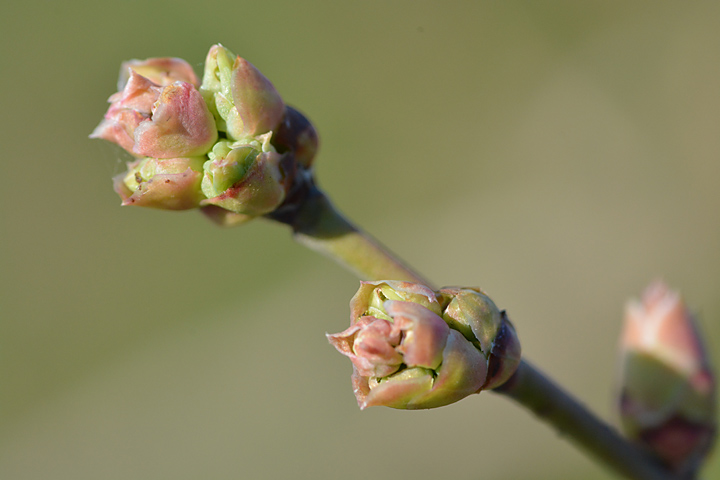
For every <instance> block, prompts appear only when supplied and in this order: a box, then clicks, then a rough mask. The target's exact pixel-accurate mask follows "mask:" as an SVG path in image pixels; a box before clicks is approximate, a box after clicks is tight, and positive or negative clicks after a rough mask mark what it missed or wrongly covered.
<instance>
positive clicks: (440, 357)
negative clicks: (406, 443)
mask: <svg viewBox="0 0 720 480" xmlns="http://www.w3.org/2000/svg"><path fill="white" fill-rule="evenodd" d="M350 310H351V320H352V322H351V323H352V324H351V326H350V328H348V329H347V330H345V331H344V332H342V333H339V334H336V335H328V339H329V340H330V343H332V344H333V346H335V348H337V350H338V351H340V352H341V353H342V354H344V355H346V356H348V357H349V358H350V360H351V361H352V363H353V372H354V373H353V377H352V378H353V389H354V392H355V396H356V398H357V400H358V404H359V405H360V408H365V407H369V406H374V405H386V406H390V407H394V408H407V409H418V408H433V407H439V406H443V405H448V404H450V403H453V402H456V401H458V400H460V399H462V398H464V397H466V396H468V395H470V394H472V393H479V392H480V391H481V390H484V389H487V388H494V387H496V386H499V385H500V384H502V383H503V382H504V381H505V380H507V379H508V378H509V377H510V375H512V373H514V371H515V369H516V368H517V366H518V364H519V362H520V344H519V342H518V340H517V335H516V334H515V330H514V328H513V327H512V324H511V323H510V321H509V320H508V319H507V317H506V316H505V315H504V312H500V311H499V310H498V309H497V307H496V306H495V304H494V303H493V302H492V300H490V299H489V298H488V297H487V296H486V295H485V294H483V293H482V292H480V291H479V290H474V289H458V288H453V289H443V290H440V291H439V292H434V291H432V290H431V289H430V288H428V287H426V286H424V285H419V284H415V283H408V282H400V281H378V282H361V286H360V289H359V290H358V292H357V293H356V294H355V296H354V297H353V299H352V300H351V302H350Z"/></svg>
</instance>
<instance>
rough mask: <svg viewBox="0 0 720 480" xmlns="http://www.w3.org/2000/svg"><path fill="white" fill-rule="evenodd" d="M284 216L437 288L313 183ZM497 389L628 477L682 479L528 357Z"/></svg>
mask: <svg viewBox="0 0 720 480" xmlns="http://www.w3.org/2000/svg"><path fill="white" fill-rule="evenodd" d="M281 221H283V222H284V223H288V224H290V225H291V226H292V228H293V232H294V235H295V239H296V240H297V241H298V242H300V243H302V244H303V245H305V246H307V247H309V248H310V249H312V250H315V251H317V252H320V253H322V254H324V255H325V256H327V257H330V258H332V259H333V260H335V261H337V262H338V263H340V264H342V265H344V266H345V267H346V268H349V269H350V270H351V271H353V272H354V273H355V274H357V275H358V276H359V277H360V278H362V279H364V280H405V281H409V282H416V283H421V284H424V285H427V286H429V287H431V288H435V287H433V285H432V284H431V283H430V282H429V281H428V280H426V279H425V278H423V277H422V276H421V275H420V274H418V273H417V272H415V271H414V270H412V269H411V268H410V267H408V266H407V265H405V264H404V263H402V262H401V261H399V260H398V259H397V257H396V256H395V255H393V254H392V252H390V251H389V250H387V249H386V248H384V247H383V246H382V245H380V243H378V242H377V241H376V240H375V239H373V238H372V237H370V236H369V235H368V234H366V233H365V232H363V231H361V230H360V229H358V228H357V227H355V226H354V225H353V224H351V223H350V222H349V221H348V220H346V219H345V218H344V217H343V216H342V215H341V214H340V213H339V212H338V211H337V210H336V209H335V208H334V207H333V205H332V204H331V203H330V201H329V200H328V199H327V197H326V196H325V195H324V194H323V193H322V192H320V191H319V190H318V189H317V188H316V187H315V186H314V185H312V186H311V188H310V190H309V191H308V192H307V193H306V196H305V197H304V198H303V201H302V202H299V203H298V204H297V205H296V208H295V209H294V210H293V212H292V215H289V216H288V217H287V218H285V219H283V220H281ZM496 391H497V393H499V394H501V395H505V396H507V397H509V398H511V399H513V400H515V401H516V402H518V403H519V404H521V405H522V406H524V407H525V408H528V409H529V410H531V411H532V412H534V413H535V414H536V415H537V416H538V417H539V418H540V419H541V420H543V421H545V422H547V423H548V424H550V425H551V426H553V427H554V428H555V429H557V430H558V431H559V432H560V433H561V434H564V435H566V436H568V437H570V438H572V439H573V440H574V441H575V442H576V443H577V444H578V445H579V446H580V447H582V448H583V449H584V450H585V451H586V452H587V453H588V454H590V455H591V456H592V457H594V458H595V459H597V460H599V461H600V462H602V463H604V464H605V465H607V466H609V467H610V468H612V469H614V470H615V471H616V472H617V473H620V474H622V475H624V476H625V477H627V478H631V479H636V480H678V477H677V476H675V475H673V474H671V473H669V472H668V471H667V470H666V469H664V468H662V467H661V466H660V465H659V464H658V463H657V462H656V461H655V460H654V459H652V458H651V457H650V456H649V455H647V454H646V453H645V452H644V451H642V450H641V449H640V448H639V447H637V446H635V445H634V444H631V443H630V442H628V441H627V440H626V439H624V438H623V437H622V436H620V434H619V433H617V432H616V431H615V430H614V429H612V428H611V427H610V426H608V425H607V424H606V423H605V422H603V421H602V420H600V419H599V418H597V417H596V416H595V415H594V414H593V413H592V412H590V411H589V410H588V409H587V408H586V407H585V406H584V405H582V404H581V403H579V402H578V401H577V400H575V399H574V398H573V397H572V396H571V395H570V394H568V393H567V392H565V391H564V390H562V389H561V388H560V387H559V386H557V385H556V384H555V383H554V382H552V381H551V380H549V379H548V378H547V377H545V376H544V375H543V374H542V373H541V372H540V371H538V370H536V369H535V368H534V367H532V366H531V365H530V364H528V363H527V362H525V361H523V362H522V363H521V364H520V367H519V368H518V370H517V372H516V373H515V374H514V375H513V376H512V377H511V378H510V380H508V382H507V383H506V384H505V385H503V386H502V387H500V388H498V389H497V390H496Z"/></svg>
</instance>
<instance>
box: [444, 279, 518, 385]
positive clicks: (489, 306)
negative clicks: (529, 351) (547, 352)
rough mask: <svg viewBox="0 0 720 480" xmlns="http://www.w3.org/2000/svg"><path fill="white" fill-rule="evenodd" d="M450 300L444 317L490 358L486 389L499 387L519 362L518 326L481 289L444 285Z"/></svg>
mask: <svg viewBox="0 0 720 480" xmlns="http://www.w3.org/2000/svg"><path fill="white" fill-rule="evenodd" d="M438 293H439V294H440V295H441V296H442V297H443V298H444V299H445V301H446V302H447V306H446V307H445V310H444V311H443V315H442V316H443V319H444V320H445V321H446V322H448V324H449V325H450V328H453V329H455V330H457V331H459V332H460V333H462V334H463V336H464V337H465V338H466V339H468V340H469V341H471V342H472V343H473V344H474V345H475V346H476V347H477V348H478V349H479V350H480V351H481V352H482V353H483V355H484V356H485V358H487V359H488V362H489V375H488V379H487V382H486V383H485V385H483V389H485V390H490V389H493V388H496V387H499V386H500V385H502V384H503V383H505V381H507V379H508V378H510V376H511V375H512V374H513V373H515V370H517V367H518V366H519V365H520V359H521V349H520V340H519V339H518V337H517V333H516V332H515V327H514V326H513V325H512V323H511V322H510V319H508V318H507V315H505V312H501V311H500V310H499V309H498V308H497V306H495V303H494V302H493V301H492V300H491V299H490V297H488V296H487V295H485V293H483V292H482V291H481V290H480V289H475V288H444V289H442V290H440V291H439V292H438Z"/></svg>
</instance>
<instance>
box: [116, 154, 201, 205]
mask: <svg viewBox="0 0 720 480" xmlns="http://www.w3.org/2000/svg"><path fill="white" fill-rule="evenodd" d="M204 161H205V158H204V157H186V158H145V159H142V160H136V161H134V162H132V163H131V164H130V165H129V169H128V172H127V173H124V174H121V175H118V176H117V177H115V179H114V183H115V191H116V192H117V193H118V194H119V195H120V197H121V198H122V200H123V202H122V204H123V205H135V206H140V207H152V208H162V209H166V210H187V209H190V208H196V207H198V206H199V205H200V200H202V199H203V198H205V197H204V196H203V195H202V191H201V190H200V181H201V179H202V167H203V163H204Z"/></svg>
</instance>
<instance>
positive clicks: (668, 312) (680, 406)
mask: <svg viewBox="0 0 720 480" xmlns="http://www.w3.org/2000/svg"><path fill="white" fill-rule="evenodd" d="M621 355H622V380H621V389H620V399H619V400H620V414H621V420H622V424H623V428H624V430H625V432H626V434H627V435H628V437H630V438H632V439H634V440H635V441H637V442H638V443H640V444H642V445H644V446H645V447H647V448H648V449H649V450H651V451H652V452H653V453H654V454H655V455H657V456H658V457H659V458H660V459H661V460H662V461H663V462H664V463H666V464H667V465H668V466H669V467H671V468H673V469H674V470H675V471H677V472H679V473H692V472H694V471H695V470H696V469H697V468H699V466H700V464H701V463H702V461H703V460H704V458H705V456H706V455H707V453H708V452H709V450H710V447H711V446H712V443H713V441H714V438H715V434H716V429H717V417H716V410H715V394H716V384H715V380H714V378H713V374H712V372H711V369H710V365H709V359H708V356H707V354H706V352H705V349H704V347H703V345H702V338H701V335H700V333H699V331H698V329H697V325H696V324H695V320H694V319H693V316H692V315H691V314H690V313H689V312H688V310H687V308H686V307H685V305H684V303H683V301H682V299H681V298H680V295H679V294H678V293H677V292H673V291H671V290H669V289H668V287H667V286H666V285H664V284H663V283H660V282H657V283H655V284H653V285H651V286H650V287H648V288H647V290H645V293H644V294H643V298H642V301H641V302H631V303H630V304H629V305H628V306H627V309H626V312H625V325H624V329H623V334H622V338H621Z"/></svg>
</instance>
